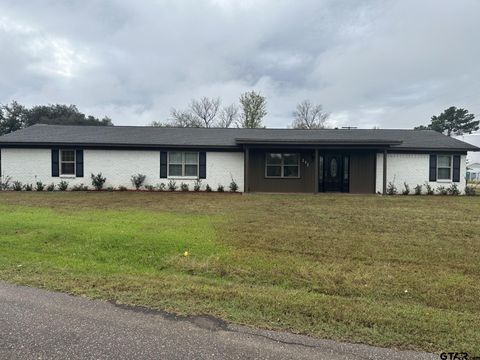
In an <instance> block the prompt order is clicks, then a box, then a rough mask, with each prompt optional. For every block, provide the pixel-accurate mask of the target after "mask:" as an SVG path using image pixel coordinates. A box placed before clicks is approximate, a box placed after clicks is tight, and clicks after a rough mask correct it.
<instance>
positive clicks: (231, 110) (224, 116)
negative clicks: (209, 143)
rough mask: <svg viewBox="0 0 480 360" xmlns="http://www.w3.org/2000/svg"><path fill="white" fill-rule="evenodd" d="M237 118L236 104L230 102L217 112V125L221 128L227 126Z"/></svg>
mask: <svg viewBox="0 0 480 360" xmlns="http://www.w3.org/2000/svg"><path fill="white" fill-rule="evenodd" d="M237 118H238V106H237V105H235V104H231V105H228V106H225V107H224V108H223V109H222V111H220V114H219V121H218V124H217V126H218V127H221V128H228V127H230V126H231V125H232V124H233V123H235V122H236V121H237Z"/></svg>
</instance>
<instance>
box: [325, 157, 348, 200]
mask: <svg viewBox="0 0 480 360" xmlns="http://www.w3.org/2000/svg"><path fill="white" fill-rule="evenodd" d="M342 168H343V166H342V156H341V155H338V154H336V155H335V154H328V155H325V164H324V173H323V174H324V181H325V182H324V186H325V191H339V192H340V191H342Z"/></svg>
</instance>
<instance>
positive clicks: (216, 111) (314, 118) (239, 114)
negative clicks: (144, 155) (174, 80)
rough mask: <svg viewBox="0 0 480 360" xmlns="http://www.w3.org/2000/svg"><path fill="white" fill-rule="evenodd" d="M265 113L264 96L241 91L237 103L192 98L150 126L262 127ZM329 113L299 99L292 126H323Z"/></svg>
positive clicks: (296, 127) (303, 127)
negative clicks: (182, 106)
mask: <svg viewBox="0 0 480 360" xmlns="http://www.w3.org/2000/svg"><path fill="white" fill-rule="evenodd" d="M266 115H267V99H266V98H265V97H264V96H262V95H261V94H259V93H257V92H255V91H249V92H245V93H243V94H242V95H241V96H240V99H239V103H238V104H235V103H234V104H229V105H226V106H223V107H222V101H221V99H220V98H219V97H217V98H209V97H202V98H201V99H198V100H197V99H193V100H192V101H191V102H190V104H189V105H188V107H187V108H185V109H176V108H173V109H172V110H171V111H170V119H169V120H167V121H165V122H159V121H154V122H153V123H151V125H152V126H160V127H205V128H212V127H216V128H229V127H238V128H263V127H264V125H263V118H264V117H265V116H266ZM328 117H329V114H328V113H326V112H324V111H323V108H322V106H321V105H316V104H313V103H312V102H311V101H310V100H304V101H302V102H301V103H299V104H298V105H297V107H296V110H295V111H294V112H293V118H294V120H293V122H292V124H291V125H290V127H291V128H294V129H323V128H325V127H326V122H327V119H328Z"/></svg>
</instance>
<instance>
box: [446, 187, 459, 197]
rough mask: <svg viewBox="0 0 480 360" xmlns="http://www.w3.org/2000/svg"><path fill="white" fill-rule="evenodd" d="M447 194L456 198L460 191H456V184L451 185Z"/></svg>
mask: <svg viewBox="0 0 480 360" xmlns="http://www.w3.org/2000/svg"><path fill="white" fill-rule="evenodd" d="M447 192H448V194H449V195H453V196H457V195H460V190H458V186H457V184H452V185H451V186H450V187H449V188H448V189H447Z"/></svg>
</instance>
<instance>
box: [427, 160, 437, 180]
mask: <svg viewBox="0 0 480 360" xmlns="http://www.w3.org/2000/svg"><path fill="white" fill-rule="evenodd" d="M428 181H437V155H435V154H431V155H430V175H429V179H428Z"/></svg>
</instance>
